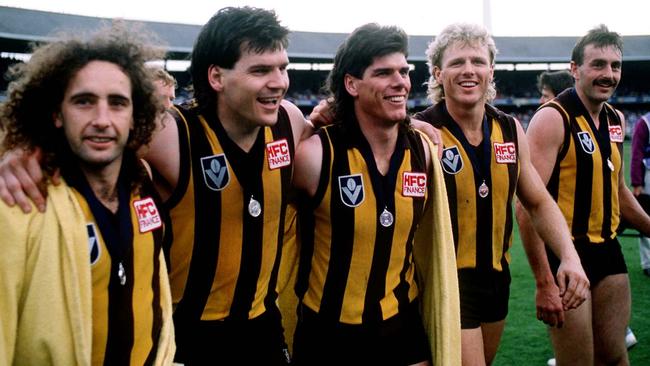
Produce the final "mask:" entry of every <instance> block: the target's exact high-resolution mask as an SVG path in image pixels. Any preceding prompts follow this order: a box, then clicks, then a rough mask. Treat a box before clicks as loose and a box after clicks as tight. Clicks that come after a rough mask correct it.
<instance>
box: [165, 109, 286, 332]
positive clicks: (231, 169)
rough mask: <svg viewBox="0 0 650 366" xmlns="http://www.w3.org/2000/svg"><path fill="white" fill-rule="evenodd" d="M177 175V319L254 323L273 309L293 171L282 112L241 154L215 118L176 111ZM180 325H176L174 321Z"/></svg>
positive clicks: (173, 205) (172, 254)
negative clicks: (246, 320)
mask: <svg viewBox="0 0 650 366" xmlns="http://www.w3.org/2000/svg"><path fill="white" fill-rule="evenodd" d="M174 115H175V118H176V122H177V125H178V128H179V136H180V150H181V172H180V178H179V182H178V185H177V189H176V190H175V192H174V193H173V195H172V197H171V198H170V200H169V201H168V206H169V207H170V216H171V221H172V225H173V233H174V243H173V245H172V246H171V248H170V249H169V258H170V266H169V267H170V282H171V289H172V299H173V302H174V305H175V314H174V316H175V319H176V320H177V321H180V322H186V321H198V320H223V319H239V320H242V319H252V318H255V317H257V316H259V315H261V314H262V313H264V312H265V310H266V309H267V308H269V307H272V306H275V299H276V296H277V295H276V292H275V284H276V281H277V274H278V265H279V256H280V253H281V250H282V237H283V230H279V228H283V227H284V218H285V211H286V205H287V201H288V193H289V188H290V184H291V174H292V169H293V155H294V142H293V135H292V130H291V124H290V122H289V117H288V115H287V113H286V111H285V110H284V108H281V109H280V112H279V117H278V121H277V123H276V124H275V125H274V126H273V127H265V128H261V129H260V132H259V134H258V136H257V140H256V141H255V143H254V145H253V147H252V148H251V150H250V151H249V152H248V153H246V152H244V151H242V150H241V149H240V148H239V147H238V146H237V145H236V144H235V143H234V142H233V141H232V140H231V139H230V138H229V137H228V136H227V134H226V132H225V130H224V129H223V126H222V125H221V123H220V122H219V121H218V120H217V116H216V114H212V115H200V114H199V113H198V111H197V110H196V109H176V110H175V113H174ZM177 324H178V323H177Z"/></svg>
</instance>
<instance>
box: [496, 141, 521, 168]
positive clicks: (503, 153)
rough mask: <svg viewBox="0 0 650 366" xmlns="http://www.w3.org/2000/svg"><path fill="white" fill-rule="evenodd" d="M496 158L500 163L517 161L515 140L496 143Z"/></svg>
mask: <svg viewBox="0 0 650 366" xmlns="http://www.w3.org/2000/svg"><path fill="white" fill-rule="evenodd" d="M494 158H495V159H496V161H497V163H499V164H514V163H516V162H517V149H516V148H515V143H514V142H504V143H502V144H500V143H498V142H495V143H494Z"/></svg>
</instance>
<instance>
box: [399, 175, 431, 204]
mask: <svg viewBox="0 0 650 366" xmlns="http://www.w3.org/2000/svg"><path fill="white" fill-rule="evenodd" d="M426 193H427V175H426V174H424V173H412V172H404V174H403V175H402V196H404V197H422V198H424V196H425V195H426Z"/></svg>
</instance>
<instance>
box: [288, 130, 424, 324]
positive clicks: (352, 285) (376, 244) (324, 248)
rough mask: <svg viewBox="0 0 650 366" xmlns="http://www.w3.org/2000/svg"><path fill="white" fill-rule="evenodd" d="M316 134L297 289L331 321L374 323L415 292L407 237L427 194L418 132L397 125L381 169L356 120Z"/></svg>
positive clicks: (302, 219)
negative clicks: (316, 172)
mask: <svg viewBox="0 0 650 366" xmlns="http://www.w3.org/2000/svg"><path fill="white" fill-rule="evenodd" d="M319 137H320V139H321V143H322V146H323V165H322V171H321V176H320V180H319V185H318V188H317V192H316V194H315V196H314V197H313V199H312V200H311V202H310V203H309V204H308V206H309V207H305V209H304V210H302V211H301V213H300V226H299V228H300V231H301V235H302V243H301V262H300V269H299V275H298V277H299V280H298V287H297V288H298V292H299V294H300V295H301V296H302V301H303V304H304V305H305V306H307V307H309V308H310V309H312V310H314V311H315V312H318V313H319V315H320V316H322V317H324V318H326V319H330V320H331V321H338V322H341V323H347V324H368V323H377V322H379V321H382V320H385V319H388V318H390V317H392V316H394V315H396V314H397V313H399V312H400V309H402V308H403V307H405V306H407V305H408V304H409V303H410V302H412V301H413V300H414V299H415V298H416V296H417V294H418V289H417V286H416V283H415V281H414V265H413V256H412V248H413V243H412V242H413V234H414V232H415V229H416V228H417V225H418V223H419V221H420V218H421V216H422V213H423V211H424V207H425V203H426V199H427V197H428V185H429V174H428V172H427V167H426V159H425V154H424V149H425V148H426V146H424V145H423V140H422V137H421V136H420V134H419V132H416V131H407V132H402V131H400V134H399V136H398V139H397V143H396V147H395V151H394V152H393V155H392V157H391V160H390V166H389V169H388V172H387V173H386V174H385V175H381V174H380V173H379V171H378V170H377V167H376V164H375V159H374V156H373V154H372V151H371V149H370V145H369V144H368V142H367V141H366V140H365V137H364V136H363V134H362V133H361V131H360V130H359V127H358V126H357V125H356V124H355V125H352V126H343V125H342V124H337V125H332V126H328V127H326V128H324V129H322V130H321V131H320V132H319Z"/></svg>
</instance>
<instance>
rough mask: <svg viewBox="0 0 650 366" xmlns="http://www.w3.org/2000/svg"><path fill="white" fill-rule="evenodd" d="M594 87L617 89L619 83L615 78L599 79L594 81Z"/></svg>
mask: <svg viewBox="0 0 650 366" xmlns="http://www.w3.org/2000/svg"><path fill="white" fill-rule="evenodd" d="M593 84H594V85H599V86H604V87H610V86H611V87H616V86H617V85H618V81H617V80H616V79H613V78H598V79H596V80H594V83H593Z"/></svg>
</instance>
